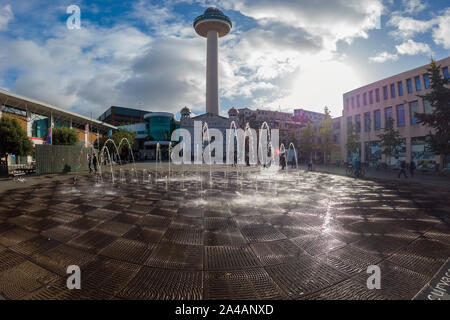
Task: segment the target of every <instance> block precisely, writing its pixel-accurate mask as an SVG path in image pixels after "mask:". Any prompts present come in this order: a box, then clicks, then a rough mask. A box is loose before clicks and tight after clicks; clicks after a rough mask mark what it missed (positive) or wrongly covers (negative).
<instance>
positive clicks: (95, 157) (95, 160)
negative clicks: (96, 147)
mask: <svg viewBox="0 0 450 320" xmlns="http://www.w3.org/2000/svg"><path fill="white" fill-rule="evenodd" d="M97 163H98V161H97V156H96V155H95V154H94V157H93V158H92V164H93V165H94V171H95V173H97Z"/></svg>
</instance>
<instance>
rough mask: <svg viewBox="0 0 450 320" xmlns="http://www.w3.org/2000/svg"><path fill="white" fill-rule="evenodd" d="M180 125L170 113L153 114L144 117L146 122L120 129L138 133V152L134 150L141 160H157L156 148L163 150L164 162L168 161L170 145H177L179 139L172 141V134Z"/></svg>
mask: <svg viewBox="0 0 450 320" xmlns="http://www.w3.org/2000/svg"><path fill="white" fill-rule="evenodd" d="M179 126H180V124H179V122H178V121H176V120H175V116H174V115H173V114H172V113H168V112H151V113H147V114H146V115H144V121H143V122H140V123H135V124H133V125H126V126H120V127H119V129H122V130H131V131H134V132H136V133H137V136H136V138H135V140H136V142H137V143H136V144H135V145H137V147H138V150H134V151H135V153H136V157H137V158H138V159H140V160H155V158H156V148H157V145H158V144H159V146H160V148H161V158H162V160H167V159H168V154H169V153H168V150H169V145H170V144H172V145H175V143H176V142H177V141H178V138H177V139H175V140H172V139H171V138H172V133H173V132H174V131H175V129H177V128H179Z"/></svg>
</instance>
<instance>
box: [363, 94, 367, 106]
mask: <svg viewBox="0 0 450 320" xmlns="http://www.w3.org/2000/svg"><path fill="white" fill-rule="evenodd" d="M363 103H364V105H365V106H367V92H364V94H363Z"/></svg>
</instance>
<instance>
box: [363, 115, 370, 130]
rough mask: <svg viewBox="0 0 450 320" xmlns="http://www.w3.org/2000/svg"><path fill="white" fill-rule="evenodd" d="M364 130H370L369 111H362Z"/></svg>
mask: <svg viewBox="0 0 450 320" xmlns="http://www.w3.org/2000/svg"><path fill="white" fill-rule="evenodd" d="M364 131H365V132H370V112H366V113H364Z"/></svg>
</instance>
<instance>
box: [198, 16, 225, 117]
mask: <svg viewBox="0 0 450 320" xmlns="http://www.w3.org/2000/svg"><path fill="white" fill-rule="evenodd" d="M231 28H232V22H231V20H230V18H228V17H227V16H226V15H224V13H223V12H222V11H220V10H219V9H217V8H213V7H211V8H208V9H206V10H205V12H204V13H203V14H202V15H201V16H198V17H197V18H196V19H195V20H194V29H195V32H197V34H198V35H200V36H202V37H204V38H206V113H211V114H213V115H219V38H221V37H224V36H226V35H227V34H228V33H229V32H230V31H231Z"/></svg>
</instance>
